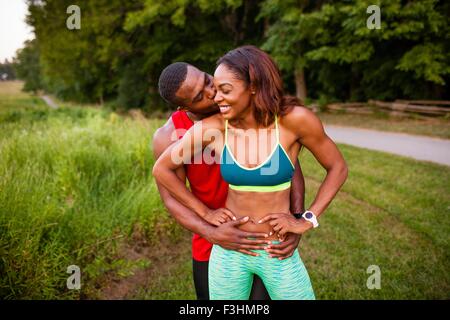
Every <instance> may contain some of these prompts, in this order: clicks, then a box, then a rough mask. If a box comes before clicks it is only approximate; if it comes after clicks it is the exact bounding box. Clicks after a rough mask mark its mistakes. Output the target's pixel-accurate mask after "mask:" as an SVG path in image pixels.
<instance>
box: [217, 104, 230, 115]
mask: <svg viewBox="0 0 450 320" xmlns="http://www.w3.org/2000/svg"><path fill="white" fill-rule="evenodd" d="M219 108H220V113H222V114H225V113H227V112H228V111H230V110H231V106H229V105H219Z"/></svg>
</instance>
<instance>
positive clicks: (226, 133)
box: [224, 119, 228, 146]
mask: <svg viewBox="0 0 450 320" xmlns="http://www.w3.org/2000/svg"><path fill="white" fill-rule="evenodd" d="M227 145H228V119H226V120H225V144H224V146H227Z"/></svg>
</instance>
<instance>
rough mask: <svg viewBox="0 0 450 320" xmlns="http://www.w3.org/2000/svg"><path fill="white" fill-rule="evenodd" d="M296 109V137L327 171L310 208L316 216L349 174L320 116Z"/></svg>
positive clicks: (321, 211)
mask: <svg viewBox="0 0 450 320" xmlns="http://www.w3.org/2000/svg"><path fill="white" fill-rule="evenodd" d="M295 109H299V110H296V111H295V112H296V113H297V114H294V115H293V117H292V118H293V119H291V121H292V120H294V121H295V120H297V121H298V122H297V125H295V126H292V129H293V130H295V131H294V132H296V133H297V135H298V137H299V139H298V141H299V142H300V143H302V144H303V145H304V146H305V147H306V148H307V149H308V150H309V151H311V153H312V154H313V155H314V157H315V158H316V160H317V161H318V162H319V163H320V164H321V165H322V167H323V168H324V169H325V170H326V171H327V175H326V177H325V179H324V181H323V182H322V184H321V185H320V187H319V190H318V192H317V194H316V197H315V199H314V201H313V203H312V204H311V206H310V208H309V210H310V211H312V212H314V214H315V215H316V216H317V217H318V216H320V215H321V214H322V213H323V212H324V211H325V209H326V208H327V207H328V205H329V204H330V202H331V201H332V200H333V199H334V197H335V196H336V194H337V192H338V191H339V189H340V188H341V186H342V185H343V184H344V182H345V180H346V179H347V175H348V168H347V164H346V162H345V160H344V157H343V156H342V154H341V152H340V151H339V149H338V148H337V146H336V144H335V143H334V142H333V140H331V139H330V138H329V137H328V136H327V135H326V134H325V131H324V129H323V125H322V122H321V121H320V119H319V118H318V117H317V116H316V115H315V114H314V113H313V112H312V111H310V110H309V109H307V108H295Z"/></svg>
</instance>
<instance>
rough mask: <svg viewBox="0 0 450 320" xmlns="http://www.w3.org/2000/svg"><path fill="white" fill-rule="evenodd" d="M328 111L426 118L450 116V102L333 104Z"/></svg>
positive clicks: (400, 101) (416, 101)
mask: <svg viewBox="0 0 450 320" xmlns="http://www.w3.org/2000/svg"><path fill="white" fill-rule="evenodd" d="M326 109H328V110H330V111H346V112H348V113H359V114H370V113H373V112H375V111H376V110H377V109H379V110H380V109H381V110H384V111H387V112H389V113H392V114H398V115H401V114H411V113H415V114H421V115H425V116H448V115H450V101H437V100H436V101H432V100H395V101H394V102H385V101H378V100H369V101H368V102H347V103H331V104H328V105H327V106H326Z"/></svg>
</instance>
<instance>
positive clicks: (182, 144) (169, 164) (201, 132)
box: [152, 118, 235, 225]
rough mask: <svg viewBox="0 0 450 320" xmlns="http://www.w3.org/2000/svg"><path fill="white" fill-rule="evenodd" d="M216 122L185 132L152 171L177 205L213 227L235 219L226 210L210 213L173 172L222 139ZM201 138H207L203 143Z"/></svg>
mask: <svg viewBox="0 0 450 320" xmlns="http://www.w3.org/2000/svg"><path fill="white" fill-rule="evenodd" d="M217 122H218V120H217V119H212V120H211V119H210V118H209V119H205V120H203V121H200V122H197V123H196V124H195V125H194V126H192V127H191V128H190V129H189V130H188V131H187V132H186V134H185V135H184V136H183V138H182V139H180V140H179V141H178V142H176V143H174V144H173V145H171V146H170V147H168V148H167V149H166V150H165V151H164V153H163V154H162V155H161V156H160V157H159V159H158V160H157V161H156V163H155V165H154V166H153V171H152V173H153V176H154V177H155V179H156V180H157V182H158V183H159V184H161V185H162V186H163V187H164V188H166V189H167V190H168V191H169V192H170V193H171V194H172V195H173V196H174V197H175V198H176V199H177V200H178V201H180V202H181V203H182V204H184V205H185V206H187V207H188V208H190V209H191V210H193V211H194V212H195V213H196V214H197V215H199V216H200V217H202V218H204V219H205V220H207V221H208V222H211V223H213V224H215V225H217V224H220V223H223V222H225V221H227V220H229V219H235V217H234V215H233V214H232V213H231V211H229V210H227V209H225V208H221V210H219V211H220V212H217V210H210V209H209V208H208V207H207V206H206V205H204V204H203V203H202V202H201V201H200V200H198V199H197V198H196V197H195V196H194V195H193V194H192V193H191V192H190V191H189V189H188V188H187V187H186V185H185V184H184V183H183V182H182V181H181V180H180V179H179V178H178V177H177V175H176V170H177V169H178V168H180V167H181V166H183V165H184V164H188V163H190V162H191V161H194V160H195V157H196V156H197V157H198V156H201V155H202V152H203V149H204V147H205V146H207V145H208V144H209V143H211V141H212V138H211V137H214V139H220V138H221V137H222V135H221V132H220V130H218V129H217V125H218V123H217ZM214 130H216V132H214ZM205 133H207V134H205ZM204 137H209V138H208V139H204ZM227 217H229V219H228V218H227Z"/></svg>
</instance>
